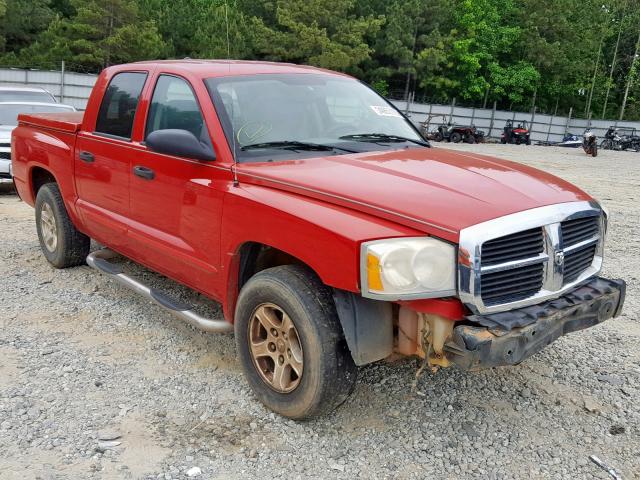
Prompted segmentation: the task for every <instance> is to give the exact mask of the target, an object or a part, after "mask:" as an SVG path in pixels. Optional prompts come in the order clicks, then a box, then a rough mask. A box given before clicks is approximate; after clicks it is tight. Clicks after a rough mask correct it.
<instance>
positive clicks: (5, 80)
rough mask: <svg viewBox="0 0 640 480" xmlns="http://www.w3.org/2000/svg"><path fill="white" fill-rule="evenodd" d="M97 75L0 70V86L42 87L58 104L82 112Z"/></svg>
mask: <svg viewBox="0 0 640 480" xmlns="http://www.w3.org/2000/svg"><path fill="white" fill-rule="evenodd" d="M97 78H98V76H97V75H91V74H87V73H75V72H67V71H65V70H64V67H63V68H61V69H60V70H57V71H56V70H22V69H18V68H0V86H3V85H24V86H29V87H42V88H44V89H45V90H48V91H49V92H51V93H52V94H53V95H54V96H55V97H56V98H57V99H58V101H60V103H66V104H67V105H73V106H74V107H76V108H77V109H79V110H84V108H85V106H86V105H87V99H88V98H89V94H90V93H91V89H92V88H93V85H94V83H96V79H97Z"/></svg>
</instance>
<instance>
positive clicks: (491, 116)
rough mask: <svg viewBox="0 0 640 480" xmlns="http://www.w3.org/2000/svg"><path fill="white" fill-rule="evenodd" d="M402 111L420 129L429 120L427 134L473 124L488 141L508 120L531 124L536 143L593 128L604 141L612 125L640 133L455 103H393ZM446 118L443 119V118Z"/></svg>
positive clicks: (638, 126)
mask: <svg viewBox="0 0 640 480" xmlns="http://www.w3.org/2000/svg"><path fill="white" fill-rule="evenodd" d="M392 103H393V104H394V105H396V107H398V108H399V109H400V110H402V111H403V112H405V113H407V114H408V115H409V117H410V118H411V120H412V121H413V122H414V123H415V124H416V125H419V124H420V123H422V122H423V121H426V120H428V119H429V118H430V122H429V125H428V130H429V131H431V130H434V129H435V128H436V127H437V126H438V125H439V124H440V123H442V122H443V120H444V121H445V122H446V121H450V122H451V123H457V124H460V125H470V124H473V125H475V126H476V127H478V129H480V130H484V132H485V135H487V136H489V137H498V138H499V137H500V134H501V133H502V131H503V130H502V129H503V127H504V125H505V123H506V122H507V120H513V123H514V124H517V123H518V121H523V120H526V121H527V122H529V130H530V131H531V139H532V140H533V141H549V142H559V141H562V138H563V137H564V135H565V134H567V133H573V134H576V135H581V134H582V133H583V132H584V130H585V129H586V128H587V127H591V128H592V129H593V130H594V132H595V133H596V134H597V135H598V137H604V134H605V133H606V131H607V129H608V128H609V126H611V125H615V126H616V127H618V128H635V129H637V130H639V131H640V122H621V121H617V120H588V119H582V118H573V117H571V116H568V117H565V116H557V115H543V114H541V113H531V112H512V111H506V110H496V109H495V108H493V109H484V108H466V107H458V106H456V105H455V100H454V101H453V102H452V103H451V104H450V105H439V104H423V103H409V105H408V108H407V102H405V101H401V100H392ZM443 116H444V118H443Z"/></svg>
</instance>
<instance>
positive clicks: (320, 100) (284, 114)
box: [12, 60, 625, 418]
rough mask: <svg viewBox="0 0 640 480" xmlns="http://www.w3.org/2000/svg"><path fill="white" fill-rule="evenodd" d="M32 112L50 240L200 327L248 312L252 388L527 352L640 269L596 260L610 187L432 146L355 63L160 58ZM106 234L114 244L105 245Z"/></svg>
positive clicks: (335, 395)
mask: <svg viewBox="0 0 640 480" xmlns="http://www.w3.org/2000/svg"><path fill="white" fill-rule="evenodd" d="M19 120H20V121H19V126H18V128H16V129H15V130H14V132H13V139H12V151H13V159H12V161H13V173H14V176H15V184H16V187H17V190H18V192H19V195H20V197H21V198H22V199H23V200H24V201H25V202H27V203H29V204H30V205H33V206H35V216H36V225H37V231H38V237H39V240H40V244H41V247H42V252H43V254H44V256H45V257H46V259H47V260H48V261H49V262H50V263H51V264H52V265H53V266H54V267H57V268H65V267H71V266H76V265H81V264H84V263H85V261H86V262H87V263H89V265H90V266H92V267H94V268H96V269H98V270H100V271H101V272H103V273H105V274H108V275H109V276H110V277H111V278H113V279H115V280H116V281H118V282H120V283H122V284H123V285H126V286H127V287H129V288H132V289H133V290H135V291H136V292H138V293H140V294H141V295H143V296H145V297H146V298H148V299H150V300H152V301H154V302H156V303H157V304H159V305H161V306H163V307H164V308H166V309H168V310H169V311H171V312H172V313H174V314H175V315H176V316H178V317H179V318H181V319H182V320H184V321H186V322H189V323H191V324H192V325H194V326H196V327H198V328H201V329H204V330H206V331H211V332H225V331H231V330H234V331H235V337H236V342H237V350H238V355H239V357H240V361H241V363H242V366H243V369H244V372H245V374H246V378H247V380H248V382H249V384H250V386H251V388H252V389H253V391H254V392H255V395H256V396H257V397H258V398H259V399H260V400H261V401H262V402H263V403H264V404H265V405H267V406H268V407H269V408H271V409H273V410H274V411H276V412H278V413H280V414H282V415H285V416H289V417H291V418H304V417H309V416H313V415H318V414H320V413H323V412H326V411H329V410H331V409H332V408H334V407H336V406H337V405H339V404H340V403H341V402H343V401H344V400H345V399H346V398H347V396H348V395H349V393H350V392H351V391H352V389H353V386H354V383H355V380H356V374H357V366H359V365H364V364H367V363H370V362H375V361H378V360H382V359H385V358H387V357H390V356H392V355H397V354H401V355H408V356H418V357H421V358H423V359H424V361H425V363H426V364H428V365H429V366H430V367H432V368H434V369H435V368H438V367H448V366H450V365H457V366H458V367H460V368H463V369H467V370H475V369H480V368H486V367H494V366H500V365H515V364H518V363H519V362H521V361H523V360H524V359H525V358H527V357H529V356H530V355H532V354H533V353H535V352H537V351H539V350H541V349H542V348H543V347H545V346H546V345H548V344H549V343H551V342H552V341H554V340H555V339H556V338H558V337H559V336H561V335H564V334H566V333H569V332H573V331H576V330H580V329H584V328H587V327H590V326H593V325H596V324H598V323H600V322H602V321H604V320H606V319H609V318H611V317H615V316H617V315H618V314H619V313H620V310H621V308H622V304H623V302H624V292H625V283H624V282H623V281H621V280H607V279H604V278H601V277H599V275H598V274H599V272H600V269H601V265H602V258H603V249H604V239H605V233H606V229H607V214H606V211H605V210H604V209H603V208H602V206H601V205H600V204H599V203H598V202H597V201H595V200H594V199H593V198H591V197H590V196H589V195H588V194H586V193H585V192H583V191H581V190H580V189H578V188H576V187H574V186H572V185H570V184H569V183H567V182H565V181H563V180H561V179H559V178H556V177H554V176H552V175H549V174H546V173H544V172H541V171H538V170H536V169H533V168H530V167H527V166H523V165H519V164H517V163H512V162H507V161H501V160H497V159H494V158H489V157H484V156H481V155H476V154H473V153H454V152H452V151H448V150H444V149H438V148H431V147H430V145H429V144H428V142H426V141H425V140H424V139H423V138H422V137H421V135H420V134H419V132H418V131H417V130H416V128H415V127H414V126H413V125H412V124H411V123H410V122H409V121H408V120H407V119H406V118H404V116H403V115H402V114H401V113H400V112H398V110H397V109H396V108H395V107H394V106H393V105H391V104H390V103H389V102H387V101H386V100H385V99H384V98H381V97H380V96H379V95H378V94H376V93H375V92H374V91H373V90H371V89H370V88H369V87H367V86H366V85H364V84H362V83H360V82H359V81H357V80H355V79H353V78H351V77H348V76H346V75H342V74H338V73H334V72H329V71H326V70H320V69H316V68H310V67H302V66H296V65H287V64H275V63H264V62H239V61H237V62H236V61H228V62H222V61H196V60H182V61H163V62H142V63H135V64H129V65H121V66H115V67H110V68H107V69H106V70H105V71H104V72H102V74H101V75H100V77H99V78H98V81H97V83H96V85H95V87H94V89H93V92H92V94H91V98H90V99H89V103H88V105H87V110H86V112H84V115H83V114H82V113H67V114H40V115H22V116H20V119H19ZM90 239H94V240H96V241H97V242H99V243H100V244H102V245H104V246H105V247H106V248H104V249H101V250H97V251H94V252H92V253H90V249H89V245H90ZM114 252H117V253H118V254H120V255H123V256H125V257H128V258H130V259H132V260H134V261H135V262H139V263H140V264H142V265H144V266H146V267H148V268H150V269H152V270H155V271H157V272H160V273H162V274H164V275H166V276H167V277H170V278H171V279H173V280H175V281H177V282H180V283H182V284H184V285H187V286H189V287H191V288H192V289H194V290H197V291H198V292H201V293H202V294H204V295H206V296H208V297H210V298H212V299H215V300H217V301H219V302H221V303H222V305H223V310H224V320H222V319H210V318H206V317H203V316H201V315H199V314H198V313H196V312H194V311H193V309H192V308H191V306H189V305H186V304H184V303H181V302H179V301H177V300H175V299H172V298H171V297H170V296H169V295H168V294H167V293H165V292H160V291H157V290H156V289H154V288H150V287H148V286H146V285H144V284H143V283H141V282H140V281H138V280H136V279H135V278H133V277H132V276H130V275H128V274H127V273H125V272H124V271H123V270H122V268H121V266H120V264H118V263H117V262H114V261H112V257H114V256H115V255H116V254H115V253H114ZM110 260H111V261H110Z"/></svg>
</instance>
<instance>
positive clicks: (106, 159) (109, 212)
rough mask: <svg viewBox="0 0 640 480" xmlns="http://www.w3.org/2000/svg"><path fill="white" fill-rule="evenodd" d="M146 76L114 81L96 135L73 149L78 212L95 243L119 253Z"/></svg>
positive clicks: (84, 134) (83, 135)
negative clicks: (135, 127) (138, 113)
mask: <svg viewBox="0 0 640 480" xmlns="http://www.w3.org/2000/svg"><path fill="white" fill-rule="evenodd" d="M147 76H148V73H147V72H120V73H116V74H115V75H114V76H113V77H112V78H111V80H110V82H109V85H108V87H107V89H106V90H105V94H104V96H103V98H102V102H101V104H100V109H99V111H98V115H97V119H96V124H95V129H94V131H81V132H80V133H79V134H78V139H77V142H76V149H75V159H74V162H75V181H76V189H77V192H78V201H77V207H78V211H79V212H80V214H81V215H82V217H83V220H84V225H85V226H86V229H87V232H86V233H88V234H89V235H90V236H91V237H92V238H95V239H96V240H98V241H100V242H101V243H104V244H106V245H108V246H111V247H114V248H118V247H123V246H125V244H126V231H127V225H126V221H127V217H128V216H129V181H130V175H129V159H130V157H131V156H132V155H135V152H136V150H134V149H132V142H131V138H132V135H133V125H134V119H135V117H136V112H137V108H138V101H139V99H140V95H141V93H142V89H143V87H144V85H145V82H146V79H147Z"/></svg>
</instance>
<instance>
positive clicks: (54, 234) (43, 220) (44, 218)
mask: <svg viewBox="0 0 640 480" xmlns="http://www.w3.org/2000/svg"><path fill="white" fill-rule="evenodd" d="M40 231H41V232H42V241H43V242H44V246H45V247H46V249H47V250H49V251H50V252H51V253H53V252H55V251H56V247H57V246H58V228H57V226H56V217H55V216H54V215H53V210H52V209H51V206H50V205H49V204H48V203H47V202H44V203H43V204H42V210H41V211H40Z"/></svg>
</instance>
